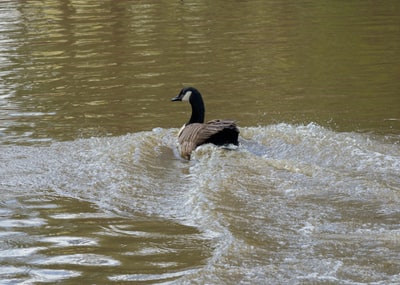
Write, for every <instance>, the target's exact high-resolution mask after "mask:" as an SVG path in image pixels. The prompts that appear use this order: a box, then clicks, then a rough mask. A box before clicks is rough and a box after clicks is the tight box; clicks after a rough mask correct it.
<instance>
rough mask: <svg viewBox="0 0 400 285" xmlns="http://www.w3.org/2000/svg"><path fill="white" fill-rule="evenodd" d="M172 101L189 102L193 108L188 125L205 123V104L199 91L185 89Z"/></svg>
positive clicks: (191, 88) (189, 88)
mask: <svg viewBox="0 0 400 285" xmlns="http://www.w3.org/2000/svg"><path fill="white" fill-rule="evenodd" d="M171 101H187V102H189V103H190V105H191V106H192V116H191V117H190V120H189V122H188V123H187V124H186V125H188V124H193V123H204V114H205V107H204V102H203V98H202V97H201V94H200V92H199V90H197V89H196V88H194V87H185V88H183V89H182V90H181V92H179V94H178V95H177V96H176V97H174V98H172V99H171Z"/></svg>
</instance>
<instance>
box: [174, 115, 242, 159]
mask: <svg viewBox="0 0 400 285" xmlns="http://www.w3.org/2000/svg"><path fill="white" fill-rule="evenodd" d="M238 136H239V130H238V128H237V126H236V124H235V122H234V121H230V120H212V121H209V122H207V123H205V124H200V123H193V124H188V125H186V126H184V127H183V129H182V130H181V131H180V133H179V137H178V141H179V144H180V152H181V156H182V157H184V158H186V159H190V154H191V153H192V151H193V150H194V149H195V148H196V147H198V146H199V145H202V144H206V143H212V144H215V145H226V144H234V145H239V142H238Z"/></svg>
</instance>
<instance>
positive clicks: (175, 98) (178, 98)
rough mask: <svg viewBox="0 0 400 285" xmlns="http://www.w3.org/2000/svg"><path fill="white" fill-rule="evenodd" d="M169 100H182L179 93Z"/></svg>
mask: <svg viewBox="0 0 400 285" xmlns="http://www.w3.org/2000/svg"><path fill="white" fill-rule="evenodd" d="M171 101H173V102H174V101H182V98H180V97H179V95H178V96H176V97H174V98H172V99H171Z"/></svg>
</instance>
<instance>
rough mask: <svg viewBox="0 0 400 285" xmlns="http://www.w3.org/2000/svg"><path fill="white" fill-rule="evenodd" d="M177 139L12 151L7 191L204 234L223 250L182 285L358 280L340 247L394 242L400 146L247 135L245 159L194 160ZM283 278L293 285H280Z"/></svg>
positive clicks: (162, 133) (318, 130)
mask: <svg viewBox="0 0 400 285" xmlns="http://www.w3.org/2000/svg"><path fill="white" fill-rule="evenodd" d="M177 131H178V130H177V129H161V128H157V129H154V130H152V131H147V132H139V133H133V134H128V135H124V136H120V137H111V138H110V137H106V138H90V139H80V140H76V141H71V142H59V143H53V144H52V145H50V146H48V147H43V146H36V147H33V146H28V147H27V146H4V147H3V146H2V147H1V148H2V152H3V153H4V155H3V156H2V160H3V161H4V162H5V165H7V167H6V168H2V169H1V172H0V176H1V177H2V182H0V183H1V186H2V188H5V189H7V190H8V192H9V193H14V195H15V194H18V193H19V194H23V193H31V194H32V193H36V194H40V193H46V194H47V195H48V194H49V192H51V193H55V195H57V196H61V197H72V198H76V199H80V200H85V201H88V202H90V203H93V204H95V205H97V207H98V208H99V209H102V211H105V212H109V213H112V214H113V215H117V216H121V217H125V218H134V219H138V218H140V217H156V218H162V219H165V220H171V221H174V222H176V223H179V224H184V225H186V226H190V227H195V228H197V229H198V230H199V231H200V232H202V233H203V235H204V238H205V239H209V240H212V241H213V254H212V256H211V257H209V259H208V262H207V265H206V266H204V267H203V268H202V269H201V270H194V271H192V270H190V269H189V270H188V269H187V268H186V269H185V270H188V271H187V272H189V273H184V274H179V273H176V274H175V273H174V274H172V275H170V274H167V276H179V279H180V280H182V279H185V278H187V279H188V280H189V279H198V280H202V281H207V280H208V279H209V281H213V282H215V280H218V279H220V280H225V281H226V280H230V281H232V282H234V281H235V280H236V281H237V280H252V281H255V280H260V281H261V280H266V279H268V280H271V282H272V281H274V280H275V281H276V282H278V283H279V282H280V281H282V280H286V281H287V280H289V279H290V274H293V276H294V275H297V276H298V274H296V272H301V273H302V274H303V275H304V276H303V277H304V278H305V280H308V278H311V277H307V276H308V275H307V274H311V273H312V272H314V273H315V270H317V271H318V274H319V275H318V276H320V277H321V276H325V277H321V278H328V279H329V278H333V277H334V278H337V277H338V275H340V274H342V275H343V274H344V275H345V276H347V275H350V273H346V274H347V275H346V274H345V273H343V272H345V271H346V270H347V269H348V267H344V266H343V264H341V263H340V262H341V259H340V257H337V252H336V251H335V246H336V247H337V246H338V244H337V243H336V241H337V240H341V241H342V242H343V241H344V244H346V239H349V237H353V238H357V240H358V242H359V244H361V245H362V244H365V243H366V242H367V240H369V239H376V240H385V241H390V240H392V239H393V231H392V227H393V223H395V224H397V223H398V222H397V221H398V218H400V211H399V210H398V204H399V202H400V178H399V175H398V173H399V172H400V146H399V145H398V144H396V143H388V142H387V141H385V140H379V139H376V138H372V137H371V136H370V135H368V134H358V133H337V132H334V131H332V130H328V129H326V128H323V127H321V126H318V125H316V124H309V125H290V124H276V125H269V126H259V127H245V128H242V129H241V130H240V131H241V141H240V146H239V147H238V148H220V147H216V146H213V145H204V146H201V147H199V148H197V149H196V150H195V152H194V153H193V156H192V160H191V161H185V160H182V159H181V158H180V157H179V155H178V152H177V148H176V135H177ZM9 195H11V194H9ZM374 220H380V227H379V228H376V227H375V226H374V223H373V221H374ZM389 247H390V246H389ZM357 250H359V253H358V254H361V257H360V258H361V259H363V258H367V257H366V256H367V255H368V254H369V253H368V252H367V251H365V250H364V251H363V249H362V247H359V248H357ZM360 252H361V253H360ZM363 253H365V256H364V255H362V254H363ZM349 254H350V253H349ZM351 254H354V253H351ZM325 255H327V256H333V257H331V258H326V257H325ZM321 256H323V257H321ZM335 256H336V257H335ZM289 257H290V258H291V262H292V263H293V264H292V267H290V268H287V266H288V265H287V264H288V261H287V260H286V261H285V260H284V259H285V258H289ZM304 260H307V262H306V263H304ZM239 261H240V262H239ZM227 264H228V265H229V266H227ZM289 264H290V262H289ZM324 266H325V267H324ZM354 266H355V265H354ZM357 266H358V265H357ZM350 267H351V266H350ZM221 268H225V270H222V271H221V270H219V269H221ZM324 268H325V269H324ZM326 268H329V269H330V270H331V271H330V273H329V274H328V273H327V272H325V271H324V270H326ZM346 268H347V269H346ZM354 268H356V267H353V269H354ZM353 269H352V270H353ZM340 270H341V273H340V274H339V273H338V271H340ZM349 270H350V269H349ZM354 270H355V269H354ZM185 272H186V271H185ZM279 274H281V275H282V274H284V275H285V276H283V277H282V276H281V277H279V278H281V279H279V280H278V279H277V278H278V276H279ZM371 274H375V273H371ZM376 274H377V275H379V274H381V273H379V272H377V273H376ZM387 274H389V273H387ZM118 276H119V275H118ZM118 276H117V277H115V276H114V277H115V278H125V277H124V276H123V275H121V276H119V277H118ZM138 276H139V275H138ZM129 278H134V279H135V278H137V276H136V275H135V276H129ZM146 278H147V277H146ZM149 278H152V277H151V276H150V277H149ZM163 278H164V277H163ZM177 278H178V277H177ZM235 278H236V279H235ZM282 278H283V279H282ZM348 278H350V277H348ZM311 279H312V278H311ZM311 279H310V280H311ZM350 279H351V278H350ZM312 280H315V279H312ZM272 283H273V282H272Z"/></svg>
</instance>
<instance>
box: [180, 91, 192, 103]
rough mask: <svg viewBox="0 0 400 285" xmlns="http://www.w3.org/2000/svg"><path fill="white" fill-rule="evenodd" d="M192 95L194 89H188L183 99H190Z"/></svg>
mask: <svg viewBox="0 0 400 285" xmlns="http://www.w3.org/2000/svg"><path fill="white" fill-rule="evenodd" d="M190 95H192V91H186V93H185V95H183V98H182V101H189V99H190Z"/></svg>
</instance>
